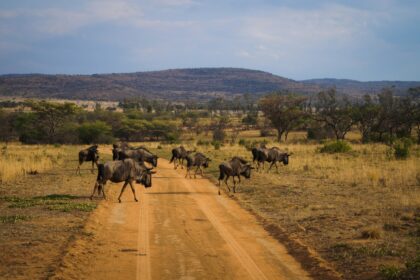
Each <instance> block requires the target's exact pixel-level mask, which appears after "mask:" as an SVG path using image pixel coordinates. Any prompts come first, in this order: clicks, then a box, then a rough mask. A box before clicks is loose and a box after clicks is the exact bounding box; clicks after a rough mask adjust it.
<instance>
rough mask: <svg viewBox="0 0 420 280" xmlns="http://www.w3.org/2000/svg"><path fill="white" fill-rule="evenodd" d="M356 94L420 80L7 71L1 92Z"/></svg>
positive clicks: (179, 96) (74, 95) (77, 95)
mask: <svg viewBox="0 0 420 280" xmlns="http://www.w3.org/2000/svg"><path fill="white" fill-rule="evenodd" d="M334 85H335V86H336V87H337V89H338V90H339V91H342V92H343V93H349V94H353V95H359V94H363V93H365V92H366V93H377V92H379V91H380V90H381V89H382V88H383V87H384V86H389V85H395V87H396V90H397V91H401V92H403V91H406V89H408V88H409V87H413V86H420V82H358V81H351V80H333V79H320V80H306V81H295V80H291V79H287V78H284V77H280V76H276V75H273V74H270V73H267V72H263V71H256V70H248V69H240V68H196V69H174V70H163V71H152V72H136V73H121V74H94V75H44V74H24V75H13V74H12V75H2V76H0V96H8V97H26V98H60V99H84V100H122V99H124V98H131V97H150V98H162V99H170V100H191V99H194V100H207V99H210V98H212V97H214V96H226V97H231V96H235V95H237V94H243V93H250V94H265V93H269V92H273V91H277V90H283V91H290V92H299V93H305V94H311V93H316V92H319V91H321V90H323V89H326V88H329V87H331V86H334Z"/></svg>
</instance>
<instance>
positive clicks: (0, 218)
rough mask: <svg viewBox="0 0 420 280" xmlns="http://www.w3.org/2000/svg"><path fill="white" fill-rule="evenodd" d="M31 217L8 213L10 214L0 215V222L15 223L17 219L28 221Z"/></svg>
mask: <svg viewBox="0 0 420 280" xmlns="http://www.w3.org/2000/svg"><path fill="white" fill-rule="evenodd" d="M30 219H31V217H29V216H24V215H10V216H0V222H1V223H2V224H15V223H17V222H19V221H28V220H30Z"/></svg>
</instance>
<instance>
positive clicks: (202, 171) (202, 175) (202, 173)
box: [200, 166, 204, 177]
mask: <svg viewBox="0 0 420 280" xmlns="http://www.w3.org/2000/svg"><path fill="white" fill-rule="evenodd" d="M200 171H201V177H204V170H203V167H202V166H200Z"/></svg>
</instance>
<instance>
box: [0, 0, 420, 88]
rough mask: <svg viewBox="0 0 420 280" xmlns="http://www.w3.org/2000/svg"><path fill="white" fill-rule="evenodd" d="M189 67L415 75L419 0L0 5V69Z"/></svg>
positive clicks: (296, 74) (299, 76)
mask: <svg viewBox="0 0 420 280" xmlns="http://www.w3.org/2000/svg"><path fill="white" fill-rule="evenodd" d="M197 67H240V68H249V69H256V70H262V71H267V72H270V73H273V74H276V75H280V76H283V77H287V78H291V79H295V80H303V79H311V78H347V79H356V80H361V81H367V80H414V81H420V1H418V0H400V1H398V0H354V1H350V0H349V1H345V0H336V1H327V0H313V1H309V0H285V1H281V0H277V1H274V0H241V1H240V0H142V1H139V0H138V1H135V0H118V1H116V0H72V1H67V0H37V1H33V0H2V1H1V2H0V74H10V73H45V74H94V73H120V72H124V73H126V72H137V71H151V70H163V69H174V68H197Z"/></svg>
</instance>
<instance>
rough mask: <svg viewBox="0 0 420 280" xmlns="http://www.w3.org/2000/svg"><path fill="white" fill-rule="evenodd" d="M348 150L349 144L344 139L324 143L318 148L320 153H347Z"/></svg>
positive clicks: (349, 149) (349, 148)
mask: <svg viewBox="0 0 420 280" xmlns="http://www.w3.org/2000/svg"><path fill="white" fill-rule="evenodd" d="M349 151H351V146H350V145H349V144H348V143H347V142H346V141H342V140H338V141H335V142H329V143H326V144H324V146H323V147H322V148H321V149H320V152H321V153H329V154H335V153H347V152H349Z"/></svg>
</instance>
